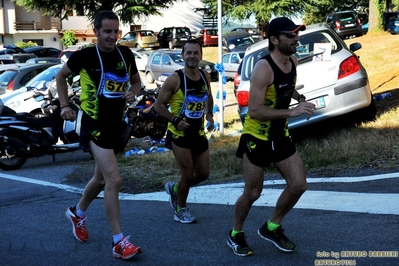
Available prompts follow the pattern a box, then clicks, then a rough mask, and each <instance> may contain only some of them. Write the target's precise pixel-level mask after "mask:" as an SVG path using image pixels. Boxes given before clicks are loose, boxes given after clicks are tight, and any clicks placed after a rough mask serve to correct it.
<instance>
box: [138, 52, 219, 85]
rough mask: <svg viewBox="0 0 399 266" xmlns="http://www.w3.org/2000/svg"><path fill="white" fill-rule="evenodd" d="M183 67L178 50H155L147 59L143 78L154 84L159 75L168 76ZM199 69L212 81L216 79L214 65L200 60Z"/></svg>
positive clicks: (216, 73)
mask: <svg viewBox="0 0 399 266" xmlns="http://www.w3.org/2000/svg"><path fill="white" fill-rule="evenodd" d="M183 67H184V60H183V57H182V55H181V50H180V49H179V50H157V51H154V52H153V53H152V54H151V55H150V57H149V58H148V63H147V65H146V68H145V76H146V79H147V82H148V83H154V81H155V80H156V79H157V77H158V76H159V75H161V74H168V73H169V74H170V73H173V72H174V71H175V70H178V69H181V68H183ZM199 67H200V68H201V69H202V70H204V71H206V72H208V73H209V75H210V76H211V79H212V80H217V79H218V72H217V71H216V69H215V64H214V63H212V62H209V61H205V60H201V61H200V63H199Z"/></svg>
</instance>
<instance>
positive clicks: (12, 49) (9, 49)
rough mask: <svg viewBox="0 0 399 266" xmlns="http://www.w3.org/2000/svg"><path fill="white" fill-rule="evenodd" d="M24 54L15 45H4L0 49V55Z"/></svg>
mask: <svg viewBox="0 0 399 266" xmlns="http://www.w3.org/2000/svg"><path fill="white" fill-rule="evenodd" d="M23 53H26V52H25V51H24V50H23V49H21V48H19V47H17V46H15V45H4V46H3V47H2V48H0V55H1V54H23Z"/></svg>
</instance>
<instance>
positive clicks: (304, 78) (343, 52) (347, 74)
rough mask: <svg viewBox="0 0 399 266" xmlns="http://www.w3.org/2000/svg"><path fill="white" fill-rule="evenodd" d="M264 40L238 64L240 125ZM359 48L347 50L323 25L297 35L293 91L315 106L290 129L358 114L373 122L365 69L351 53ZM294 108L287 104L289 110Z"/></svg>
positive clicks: (263, 51) (290, 122)
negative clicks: (294, 85)
mask: <svg viewBox="0 0 399 266" xmlns="http://www.w3.org/2000/svg"><path fill="white" fill-rule="evenodd" d="M267 47H268V40H264V41H261V42H258V43H256V44H254V45H252V46H250V47H249V48H248V49H247V50H246V52H245V56H244V59H243V61H242V69H241V83H240V85H239V86H238V89H237V95H236V98H237V102H238V113H239V116H240V119H241V121H242V122H244V119H245V115H246V113H247V112H248V97H249V86H250V81H249V78H250V76H251V73H252V69H253V68H254V65H255V63H256V62H257V61H258V60H259V59H261V58H262V57H264V56H265V55H266V54H268V53H269V52H268V50H267ZM360 48H361V45H360V43H353V44H351V45H350V47H349V48H348V47H347V45H346V44H345V43H344V42H343V41H342V40H341V38H340V37H339V36H338V35H337V34H336V33H335V32H334V31H333V30H332V29H331V28H330V27H329V26H328V25H327V24H325V23H322V24H315V25H310V26H307V27H306V30H305V31H303V32H300V36H299V41H298V44H297V53H296V54H295V56H296V57H297V58H298V61H299V63H298V67H297V82H296V90H297V91H298V92H299V94H304V95H305V96H306V99H307V101H309V102H312V103H314V104H315V105H316V110H315V112H314V113H313V116H312V117H311V118H310V119H309V120H307V116H306V115H301V116H298V117H293V118H289V119H288V127H289V128H290V129H294V128H298V127H301V126H304V125H309V124H311V123H315V122H319V121H322V120H325V119H328V118H331V117H335V116H339V115H343V114H346V113H350V112H353V111H356V110H360V109H363V110H362V115H364V118H366V119H374V118H375V114H376V107H375V103H374V100H373V97H372V93H371V90H370V84H369V80H368V76H367V72H366V70H365V68H364V67H363V66H362V64H361V63H360V60H359V58H358V56H357V55H356V54H355V53H354V51H356V50H359V49H360ZM297 104H298V102H297V101H296V100H293V99H292V100H291V105H290V108H293V107H295V106H296V105H297Z"/></svg>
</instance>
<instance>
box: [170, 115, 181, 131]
mask: <svg viewBox="0 0 399 266" xmlns="http://www.w3.org/2000/svg"><path fill="white" fill-rule="evenodd" d="M181 120H182V119H181V118H180V117H177V116H176V117H175V118H173V121H172V124H173V125H174V126H175V128H176V129H177V126H178V125H179V124H180V122H181Z"/></svg>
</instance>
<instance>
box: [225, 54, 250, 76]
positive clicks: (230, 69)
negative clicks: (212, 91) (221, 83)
mask: <svg viewBox="0 0 399 266" xmlns="http://www.w3.org/2000/svg"><path fill="white" fill-rule="evenodd" d="M244 53H245V52H230V53H227V54H224V55H222V64H223V68H224V75H225V76H226V78H228V79H233V78H234V76H235V75H236V73H237V69H238V66H239V65H240V63H241V60H242V58H243V57H244Z"/></svg>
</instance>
